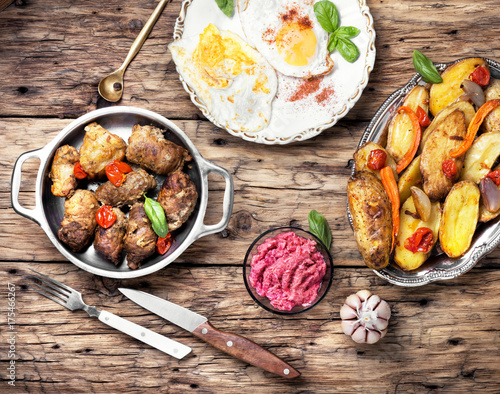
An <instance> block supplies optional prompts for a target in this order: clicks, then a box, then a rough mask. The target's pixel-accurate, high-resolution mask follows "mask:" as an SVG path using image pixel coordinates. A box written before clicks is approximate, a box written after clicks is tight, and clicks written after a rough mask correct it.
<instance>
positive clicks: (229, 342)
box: [193, 321, 300, 378]
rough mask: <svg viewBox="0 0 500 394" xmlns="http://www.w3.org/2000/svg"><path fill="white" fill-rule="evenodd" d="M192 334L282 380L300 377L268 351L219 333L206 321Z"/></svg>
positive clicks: (239, 337)
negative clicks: (282, 378)
mask: <svg viewBox="0 0 500 394" xmlns="http://www.w3.org/2000/svg"><path fill="white" fill-rule="evenodd" d="M193 334H194V335H196V336H197V337H198V338H200V339H203V340H204V341H205V342H207V343H209V344H210V345H212V346H213V347H215V348H217V349H219V350H222V351H223V352H225V353H227V354H230V355H231V356H233V357H236V358H238V359H240V360H243V361H245V362H247V363H249V364H252V365H255V366H256V367H259V368H262V369H264V370H266V371H269V372H272V373H274V374H276V375H279V376H283V377H284V378H296V377H297V376H300V372H299V371H297V370H296V369H295V368H293V367H292V366H291V365H290V364H287V363H286V362H284V361H283V360H282V359H281V358H279V357H278V356H276V355H275V354H273V353H271V352H270V351H269V350H266V349H264V348H263V347H261V346H259V345H257V344H256V343H255V342H252V341H250V340H249V339H246V338H244V337H242V336H240V335H236V334H229V333H227V332H223V331H219V330H217V329H216V328H215V327H214V326H212V325H211V324H210V323H209V322H208V321H207V322H205V323H203V324H200V325H199V326H198V327H196V329H195V330H194V331H193Z"/></svg>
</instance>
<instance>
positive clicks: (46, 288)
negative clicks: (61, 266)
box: [26, 269, 191, 359]
mask: <svg viewBox="0 0 500 394" xmlns="http://www.w3.org/2000/svg"><path fill="white" fill-rule="evenodd" d="M29 270H30V271H32V272H34V273H35V274H36V275H33V278H34V279H36V280H38V281H39V282H40V283H37V282H35V281H34V280H32V279H30V278H29V277H27V278H26V279H27V280H28V281H30V282H31V283H32V284H34V285H35V286H36V287H33V286H31V285H29V284H28V286H29V287H30V288H31V289H33V290H35V291H36V292H37V293H40V294H41V295H43V296H45V297H47V298H49V299H51V300H52V301H54V302H57V303H58V304H59V305H62V306H64V307H66V308H68V309H69V310H70V311H76V310H80V309H83V310H84V311H85V312H87V313H88V314H89V316H94V317H97V318H98V319H99V320H100V321H102V322H103V323H105V324H107V325H108V326H110V327H113V328H115V329H117V330H119V331H121V332H124V333H125V334H128V335H130V336H131V337H133V338H135V339H138V340H139V341H142V342H144V343H147V344H148V345H150V346H152V347H154V348H156V349H158V350H161V351H162V352H164V353H167V354H169V355H171V356H173V357H175V358H177V359H181V358H183V357H184V356H186V355H187V354H189V352H191V348H190V347H189V346H186V345H183V344H182V343H179V342H177V341H174V340H173V339H170V338H167V337H165V336H163V335H160V334H158V333H156V332H153V331H151V330H148V329H147V328H144V327H141V326H140V325H138V324H135V323H132V322H131V321H128V320H126V319H123V318H122V317H119V316H117V315H114V314H112V313H110V312H107V311H104V310H101V311H99V310H98V309H97V308H96V307H95V306H88V305H87V304H85V302H83V299H82V294H81V293H80V292H78V291H76V290H75V289H72V288H71V287H69V286H66V285H65V284H62V283H61V282H58V281H56V280H54V279H51V278H49V277H48V276H47V275H43V274H41V273H40V272H37V271H34V270H32V269H29Z"/></svg>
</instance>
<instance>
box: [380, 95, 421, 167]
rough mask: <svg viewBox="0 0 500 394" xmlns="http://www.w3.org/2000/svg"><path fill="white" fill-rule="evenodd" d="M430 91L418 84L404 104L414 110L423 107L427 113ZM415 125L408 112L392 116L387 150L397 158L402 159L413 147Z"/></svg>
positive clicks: (397, 159)
mask: <svg viewBox="0 0 500 394" xmlns="http://www.w3.org/2000/svg"><path fill="white" fill-rule="evenodd" d="M428 103H429V91H428V90H427V89H426V88H425V87H424V86H420V85H417V86H415V87H414V88H413V89H412V90H411V91H410V93H408V95H407V96H406V98H405V100H404V102H403V105H404V106H406V107H409V108H411V109H412V110H413V111H414V112H416V111H417V108H418V107H421V108H422V109H423V110H424V111H425V113H428V112H429V104H428ZM413 134H414V131H413V125H412V123H411V119H410V116H409V115H408V114H407V113H406V112H401V113H396V114H395V115H394V118H392V120H391V122H390V124H389V129H388V133H387V152H389V154H390V155H391V156H392V157H393V158H394V160H396V162H398V161H400V160H401V159H402V158H403V156H404V155H405V153H406V152H408V150H409V149H410V148H411V144H412V141H413Z"/></svg>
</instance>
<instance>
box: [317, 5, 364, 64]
mask: <svg viewBox="0 0 500 394" xmlns="http://www.w3.org/2000/svg"><path fill="white" fill-rule="evenodd" d="M314 14H315V15H316V18H317V19H318V22H319V24H320V25H321V27H322V28H323V29H324V30H325V31H326V32H327V33H330V38H329V40H328V52H333V51H334V50H335V49H337V50H338V51H339V53H340V54H341V55H342V57H343V58H344V59H345V60H347V61H348V62H349V63H354V62H355V61H356V60H357V58H358V57H359V49H358V47H357V46H356V44H354V43H353V42H352V41H351V38H353V37H356V36H357V35H358V34H359V29H358V28H357V27H353V26H340V16H339V12H338V10H337V7H335V4H333V3H332V2H331V1H328V0H322V1H318V2H317V3H316V4H314Z"/></svg>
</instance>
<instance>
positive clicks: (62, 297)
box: [26, 278, 68, 302]
mask: <svg viewBox="0 0 500 394" xmlns="http://www.w3.org/2000/svg"><path fill="white" fill-rule="evenodd" d="M26 280H29V281H30V282H31V283H33V284H35V285H37V286H38V287H39V288H40V289H42V290H43V291H46V292H47V293H50V294H52V295H54V296H56V297H59V298H60V299H61V300H62V301H63V302H67V301H68V297H67V296H66V295H65V294H61V293H56V292H55V291H52V290H50V289H49V288H47V287H45V286H42V285H40V284H38V283H36V282H35V281H33V280H31V279H30V278H26Z"/></svg>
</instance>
